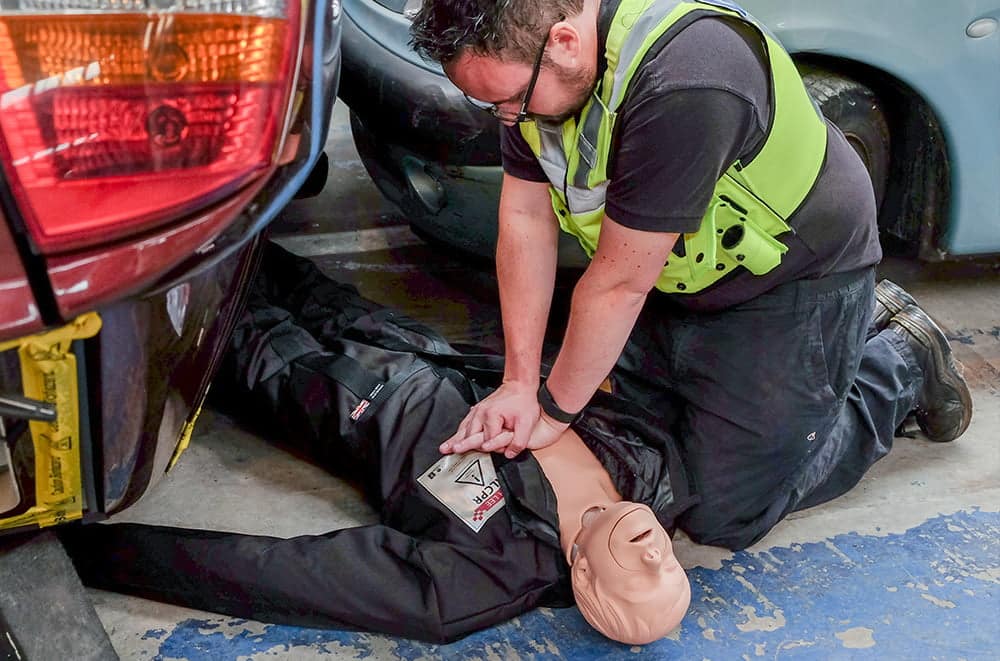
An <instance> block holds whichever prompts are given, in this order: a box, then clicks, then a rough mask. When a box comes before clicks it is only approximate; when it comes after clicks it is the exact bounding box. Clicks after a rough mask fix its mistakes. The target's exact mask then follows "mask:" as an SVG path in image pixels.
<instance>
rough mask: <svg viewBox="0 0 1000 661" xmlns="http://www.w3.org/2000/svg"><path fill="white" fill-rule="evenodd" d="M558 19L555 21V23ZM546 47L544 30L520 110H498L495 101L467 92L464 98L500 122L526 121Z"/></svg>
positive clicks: (561, 19)
mask: <svg viewBox="0 0 1000 661" xmlns="http://www.w3.org/2000/svg"><path fill="white" fill-rule="evenodd" d="M563 20H565V19H563V18H560V19H559V21H563ZM559 21H556V23H558V22H559ZM553 25H555V23H553ZM551 30H552V28H551V27H550V28H549V31H551ZM548 47H549V33H548V32H546V33H545V41H543V42H542V47H541V48H540V49H539V50H538V55H537V56H536V57H535V66H534V67H533V68H532V69H531V80H529V81H528V88H527V89H526V90H524V98H523V99H522V100H521V110H520V111H518V113H517V114H516V115H511V114H510V113H507V112H505V111H503V110H500V106H498V105H497V104H495V103H490V104H487V103H485V102H484V101H479V100H477V99H474V98H472V97H471V96H469V95H468V94H465V100H466V101H468V102H469V103H471V104H472V105H474V106H475V107H477V108H479V109H480V110H485V111H486V112H488V113H489V114H491V115H493V116H494V117H496V118H497V119H499V120H500V121H502V122H512V123H514V124H521V123H522V122H526V121H528V120H529V119H530V118H531V114H530V113H529V112H528V104H529V103H531V95H532V94H533V93H534V91H535V84H536V83H537V82H538V75H539V74H540V73H541V72H542V59H543V58H544V57H545V51H546V49H547V48H548ZM463 94H464V92H463Z"/></svg>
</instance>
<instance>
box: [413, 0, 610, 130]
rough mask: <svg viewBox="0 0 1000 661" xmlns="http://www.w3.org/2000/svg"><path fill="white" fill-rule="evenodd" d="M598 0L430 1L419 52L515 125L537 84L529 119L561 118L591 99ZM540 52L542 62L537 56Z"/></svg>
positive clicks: (422, 18) (416, 37)
mask: <svg viewBox="0 0 1000 661" xmlns="http://www.w3.org/2000/svg"><path fill="white" fill-rule="evenodd" d="M598 4H599V2H598V0H425V1H424V3H423V6H422V8H421V10H420V11H419V12H418V13H417V15H416V16H415V17H414V19H413V24H412V27H411V28H410V33H411V35H412V44H413V47H414V49H415V50H416V51H417V52H418V53H420V54H421V55H422V56H423V57H425V58H426V59H429V60H433V61H435V62H438V63H440V64H441V66H442V68H443V69H444V72H445V74H446V75H447V76H448V78H449V79H451V81H452V82H453V83H455V85H456V86H457V87H458V88H459V89H461V90H462V91H463V92H464V93H465V94H466V96H468V97H470V100H474V102H475V103H476V105H483V104H485V105H491V104H494V105H495V106H496V110H497V113H496V114H497V117H498V118H499V119H500V120H501V121H503V122H504V123H506V124H508V125H509V124H513V123H514V120H513V119H512V118H513V117H515V116H516V115H517V114H518V112H519V111H520V110H521V108H522V105H523V104H524V101H525V97H526V96H528V91H529V87H531V81H532V78H533V77H534V76H533V74H534V73H535V64H536V63H537V62H540V66H539V67H538V70H537V80H536V81H535V85H534V87H532V88H531V94H530V99H529V103H528V104H527V112H528V114H529V118H536V119H539V120H542V121H551V122H561V121H565V120H566V119H568V118H569V117H571V116H573V115H574V114H576V113H577V112H578V111H579V110H580V109H581V108H583V106H584V105H585V104H586V102H587V100H588V99H589V98H590V95H591V92H592V91H593V89H594V85H595V83H596V79H597V43H598V37H597V7H598ZM539 57H541V59H540V60H539Z"/></svg>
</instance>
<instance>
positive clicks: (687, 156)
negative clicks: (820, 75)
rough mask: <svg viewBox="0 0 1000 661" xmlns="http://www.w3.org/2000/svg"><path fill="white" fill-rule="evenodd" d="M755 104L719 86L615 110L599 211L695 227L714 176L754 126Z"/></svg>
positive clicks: (632, 222) (634, 220)
mask: <svg viewBox="0 0 1000 661" xmlns="http://www.w3.org/2000/svg"><path fill="white" fill-rule="evenodd" d="M756 118H757V114H756V112H755V109H754V106H753V105H752V103H750V102H749V101H748V100H746V99H744V98H743V97H741V96H739V95H737V94H734V93H732V92H730V91H727V90H723V89H718V88H687V89H678V90H673V91H667V92H657V93H654V94H651V95H649V96H646V98H645V99H643V100H642V101H641V102H639V103H638V104H637V105H635V106H634V107H632V108H630V109H629V111H628V113H627V114H623V115H622V116H621V117H619V121H620V125H619V127H618V135H617V136H616V137H617V140H616V142H617V148H616V150H615V151H614V152H613V153H614V156H613V158H612V162H611V163H610V165H609V172H608V175H609V179H610V180H611V183H610V185H609V187H608V194H607V203H606V207H605V211H606V213H607V215H608V216H609V217H610V218H613V219H614V220H615V221H616V222H618V223H620V224H622V225H625V226H626V227H631V228H633V229H638V230H646V231H653V232H676V233H684V232H694V231H697V229H698V226H699V225H700V222H701V219H702V217H703V216H704V215H705V211H706V209H707V208H708V204H709V202H710V201H711V198H712V193H713V191H714V190H715V185H716V182H718V180H719V178H720V177H721V176H722V174H723V173H724V172H725V171H726V170H727V169H729V167H730V166H731V165H732V164H733V163H734V162H735V161H736V160H737V159H738V158H739V156H740V154H742V153H745V150H746V146H747V143H748V141H750V140H752V139H753V137H754V136H755V135H757V134H759V126H758V123H757V119H756Z"/></svg>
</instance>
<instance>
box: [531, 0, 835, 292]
mask: <svg viewBox="0 0 1000 661" xmlns="http://www.w3.org/2000/svg"><path fill="white" fill-rule="evenodd" d="M712 16H714V17H718V16H726V17H729V18H731V19H734V20H739V21H742V22H744V23H746V24H748V25H750V26H752V27H753V28H754V29H755V30H756V31H757V32H758V33H759V34H760V37H761V43H762V44H764V45H765V48H766V55H767V63H768V65H769V68H770V83H771V95H770V98H771V99H772V118H771V126H770V127H769V129H768V134H767V139H766V140H765V141H764V143H763V145H762V146H761V147H760V148H759V149H758V150H757V153H756V154H753V155H752V156H751V157H750V158H747V159H746V160H745V161H737V162H736V163H734V164H733V165H732V166H731V167H730V168H729V169H728V170H726V172H725V173H724V174H723V175H722V177H721V178H720V179H719V181H718V183H717V184H716V186H715V192H714V194H713V196H712V200H711V202H710V204H709V206H708V210H707V212H706V213H705V215H704V217H703V218H702V220H701V225H700V226H699V228H698V231H696V232H693V233H686V234H684V235H683V244H682V247H683V250H679V249H678V248H675V250H674V252H673V253H671V254H670V255H669V258H668V259H667V261H666V264H665V266H664V267H663V272H662V273H661V274H660V277H659V279H658V280H657V282H656V287H657V288H658V289H660V290H662V291H664V292H667V293H686V294H691V293H695V292H698V291H701V290H703V289H705V288H706V287H708V286H710V285H712V284H713V283H715V282H716V281H718V280H719V279H720V278H722V277H723V276H725V275H726V274H728V273H730V272H732V271H733V270H734V269H737V268H740V267H743V268H746V269H748V270H749V271H750V272H751V273H754V274H756V275H762V274H764V273H767V272H768V271H771V270H772V269H773V268H775V267H776V266H777V265H778V264H779V263H780V262H781V258H782V255H784V253H785V252H787V251H788V247H787V246H786V245H785V244H784V243H782V242H781V241H780V240H779V239H778V238H776V237H780V236H781V235H782V234H784V233H786V232H789V231H790V228H789V226H788V223H787V220H788V218H789V216H791V215H792V214H793V213H794V212H795V210H796V209H798V208H799V206H800V205H801V204H802V202H803V201H804V200H805V199H806V197H807V196H808V195H809V192H810V191H811V190H812V188H813V185H814V183H815V182H816V179H817V177H819V174H820V170H821V169H822V166H823V160H824V158H825V155H826V140H827V127H826V122H825V120H824V119H823V117H822V115H821V114H820V112H819V110H818V109H817V107H816V105H815V104H814V103H813V101H812V99H811V98H810V97H809V94H808V93H807V92H806V89H805V87H804V85H803V83H802V78H801V77H800V76H799V73H798V70H797V69H796V68H795V64H794V63H793V62H792V59H791V57H790V56H789V55H788V53H787V52H786V51H785V50H784V49H783V48H782V47H781V45H780V44H779V43H778V42H777V41H776V40H775V39H774V38H773V37H772V36H771V35H770V33H769V32H768V31H767V29H766V28H764V27H763V26H761V25H760V24H759V23H757V22H756V20H755V19H754V18H753V17H751V16H750V15H748V14H747V13H746V12H745V11H743V10H742V9H740V8H739V7H736V6H735V5H731V4H729V3H727V2H725V0H714V1H713V2H711V3H709V2H679V1H678V0H622V2H621V4H620V5H619V7H618V10H617V11H616V12H615V16H614V18H613V20H612V23H611V28H610V31H609V33H608V39H607V47H606V52H605V58H606V60H607V69H606V71H605V73H604V76H603V78H602V80H601V84H600V85H599V86H598V88H597V90H596V91H595V92H594V94H593V95H592V96H591V99H590V100H589V101H588V103H587V104H586V105H585V106H584V108H583V110H582V111H581V112H580V114H579V116H578V117H577V118H572V119H570V120H568V121H566V122H565V123H563V124H561V125H557V124H545V123H538V122H524V123H522V124H521V125H520V126H521V133H522V135H523V136H524V138H525V140H526V141H527V143H528V145H529V146H530V147H531V149H532V151H533V152H534V153H535V156H536V157H537V158H538V161H539V163H540V164H541V166H542V169H543V170H544V171H545V174H546V176H547V178H548V179H549V182H550V183H551V191H550V192H551V195H552V206H553V209H554V210H555V212H556V216H557V218H558V220H559V224H560V226H561V227H562V229H563V230H565V231H566V232H569V233H570V234H572V235H574V236H576V237H577V238H578V239H579V241H580V244H581V245H582V246H583V249H584V250H585V251H586V252H587V254H588V255H590V256H593V254H594V251H595V250H596V249H597V240H598V237H599V236H600V231H601V221H602V220H603V219H604V203H605V197H606V194H607V189H608V183H609V182H608V176H607V166H608V158H609V156H610V150H611V138H612V133H613V131H614V126H615V119H616V117H617V112H618V110H619V108H620V107H621V104H622V102H623V101H624V99H625V98H626V94H627V92H628V89H629V83H630V82H631V80H632V77H633V76H634V75H635V73H636V71H637V70H638V69H639V66H640V64H641V63H642V61H643V59H644V58H645V56H646V54H647V53H648V52H649V51H650V49H651V48H653V47H654V45H657V46H659V45H662V44H663V43H665V42H666V41H669V40H670V39H672V38H673V37H674V36H676V35H677V33H679V32H680V31H681V30H682V29H684V28H685V27H687V26H688V25H690V24H691V23H692V22H694V21H696V20H698V19H700V18H705V17H712ZM708 56H710V53H706V57H708ZM664 147H665V148H667V147H669V145H664ZM664 211H665V212H669V211H670V210H669V209H665V210H664ZM678 243H679V244H680V243H681V242H680V241H678ZM678 253H681V254H678Z"/></svg>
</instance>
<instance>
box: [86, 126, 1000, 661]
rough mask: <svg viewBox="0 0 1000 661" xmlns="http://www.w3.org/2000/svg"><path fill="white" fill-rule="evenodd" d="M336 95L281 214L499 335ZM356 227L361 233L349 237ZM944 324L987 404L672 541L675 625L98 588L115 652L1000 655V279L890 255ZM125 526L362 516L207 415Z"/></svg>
mask: <svg viewBox="0 0 1000 661" xmlns="http://www.w3.org/2000/svg"><path fill="white" fill-rule="evenodd" d="M345 117H346V113H345V109H344V108H343V107H338V109H337V112H336V114H335V121H334V125H333V128H332V131H331V135H330V141H329V144H328V153H329V154H330V156H331V174H330V177H331V180H330V184H329V185H328V189H327V190H326V191H325V192H324V193H323V195H321V196H320V197H319V198H316V199H313V200H306V201H300V202H296V203H294V204H293V205H292V206H291V207H290V208H289V209H288V210H287V211H286V212H285V214H284V218H283V219H282V221H281V222H280V223H279V224H278V225H277V227H276V234H277V236H278V239H279V240H280V241H281V242H282V243H283V244H284V245H286V247H289V248H290V249H292V250H293V251H295V252H299V253H301V254H308V255H310V256H314V257H315V258H316V260H317V262H318V263H319V264H320V265H321V267H322V268H323V269H324V270H325V271H327V272H328V273H329V274H330V275H332V276H333V277H335V278H337V279H340V280H343V281H349V282H352V283H354V284H356V285H357V286H358V287H359V288H360V289H361V291H362V293H363V294H365V295H367V296H369V297H371V298H374V299H376V300H379V301H381V302H384V303H387V304H390V305H393V306H394V307H397V308H401V309H403V310H404V311H406V312H407V313H408V314H410V315H411V316H413V317H416V318H418V319H421V320H424V321H426V322H428V323H431V324H432V325H434V326H436V327H437V328H438V329H439V330H441V331H442V332H444V333H445V334H446V335H447V336H448V337H449V338H450V339H452V340H474V341H478V342H481V343H482V342H485V343H487V344H493V345H494V346H497V328H498V318H497V305H496V293H495V283H494V280H493V278H492V274H491V273H490V271H489V269H488V267H482V268H476V267H470V266H469V264H468V263H466V262H462V261H458V260H456V259H454V258H452V257H450V256H448V255H444V254H441V253H442V252H445V251H441V250H435V249H432V248H430V247H428V246H426V245H424V244H423V243H422V242H421V241H420V240H419V239H417V238H416V237H414V236H413V235H412V234H411V233H410V232H409V230H408V229H407V227H406V225H405V221H404V220H403V219H402V218H400V217H399V216H398V215H397V214H396V213H395V212H394V211H393V209H392V208H391V207H390V206H389V205H388V203H386V202H385V201H384V200H383V199H382V198H381V197H380V196H379V194H378V192H377V191H376V190H375V189H374V186H373V185H372V184H371V182H370V181H369V179H368V176H367V174H366V173H365V171H364V168H363V167H362V166H361V163H360V161H358V159H357V154H356V152H354V150H353V145H352V142H351V138H350V133H349V129H348V128H347V126H346V122H345ZM355 230H357V231H355ZM882 270H883V274H884V275H888V276H891V277H892V278H893V279H895V280H896V281H897V282H900V283H901V284H903V285H904V286H905V287H906V288H907V289H908V290H910V291H911V292H912V293H913V294H914V295H915V296H916V297H917V298H918V299H919V300H920V301H921V303H922V304H923V305H924V306H925V307H926V308H927V309H928V310H929V311H930V312H931V313H932V314H933V315H934V316H935V317H936V318H937V319H938V320H939V321H940V322H942V323H943V324H945V325H947V326H948V327H949V328H950V329H951V337H952V339H953V345H954V347H955V350H956V353H957V354H958V355H959V357H960V358H961V359H962V361H963V362H964V364H965V366H966V374H967V376H968V379H969V383H970V385H971V386H972V388H973V397H974V401H975V406H976V413H975V416H974V418H973V421H972V426H971V427H970V428H969V431H968V432H967V433H966V434H965V436H964V437H963V438H962V439H961V440H960V441H959V442H957V443H954V444H946V445H935V444H932V443H928V442H925V441H921V440H912V439H898V440H897V443H896V447H895V448H894V450H893V451H892V453H891V454H890V455H889V456H888V457H887V458H886V459H884V460H883V461H882V462H880V463H879V464H878V465H876V466H875V467H874V469H873V470H872V471H870V473H869V474H868V475H867V476H866V477H865V478H864V480H863V481H862V482H861V484H860V485H859V486H858V487H857V488H855V489H854V490H853V491H852V492H851V493H849V494H847V495H846V496H844V497H842V498H840V499H838V500H836V501H834V502H831V503H828V504H826V505H823V506H820V507H816V508H813V509H810V510H806V511H803V512H799V513H796V514H794V515H793V516H791V517H789V518H788V519H787V520H786V521H784V522H782V523H781V524H780V525H779V526H778V527H777V528H776V529H775V530H774V531H773V532H772V533H771V534H770V535H769V536H768V537H767V538H765V539H764V541H763V542H761V543H760V544H758V545H757V546H755V547H753V548H751V549H749V550H747V551H745V552H740V553H731V552H728V551H723V550H720V549H716V548H711V547H703V546H698V545H695V544H693V543H691V542H690V541H688V540H686V539H679V540H676V541H675V546H676V547H677V554H678V556H679V557H680V558H681V561H682V564H683V565H684V566H685V567H686V568H688V570H689V574H690V576H691V580H692V587H693V598H692V604H691V609H690V612H689V613H688V615H687V617H686V619H685V620H684V623H683V625H682V627H681V629H680V630H679V631H678V632H676V633H675V634H674V635H672V636H671V637H669V638H666V639H664V640H662V641H659V642H658V643H656V644H654V645H650V646H648V647H646V648H642V649H640V648H629V647H626V646H622V645H618V644H614V643H611V642H609V641H607V640H604V639H602V638H601V637H600V636H598V635H597V634H595V633H594V632H592V631H591V630H589V628H588V627H587V626H586V624H585V623H583V621H582V619H581V618H580V616H579V614H578V613H577V612H576V610H575V609H566V610H549V609H541V610H539V611H537V612H534V613H531V614H529V615H527V616H525V617H522V618H519V619H517V620H515V621H513V622H511V623H509V624H506V625H503V626H500V627H496V628H494V629H491V630H488V631H485V632H481V633H479V634H476V635H474V636H471V637H469V638H467V639H465V640H463V641H460V642H458V643H455V644H453V645H449V646H434V645H424V644H418V643H412V642H409V641H405V640H400V639H394V638H388V637H382V636H375V635H368V634H356V633H350V632H331V631H319V630H312V629H299V628H294V627H281V626H271V625H266V624H261V623H257V622H250V621H246V620H235V619H232V618H227V617H220V616H216V615H212V614H208V613H202V612H197V611H190V610H186V609H181V608H176V607H172V606H164V605H161V604H157V603H153V602H149V601H145V600H141V599H136V598H130V597H123V596H120V595H115V594H110V593H105V592H99V591H90V595H91V597H92V599H93V601H94V602H95V604H96V607H97V610H98V613H99V614H100V617H101V619H102V620H103V622H104V624H105V626H106V628H107V630H108V632H109V633H110V635H111V639H112V642H113V644H114V645H115V647H116V649H117V650H118V652H119V653H120V654H121V656H122V658H124V659H163V660H167V659H191V660H195V659H206V660H211V661H224V660H228V659H233V660H235V659H296V660H298V659H311V658H314V657H332V658H343V659H361V658H375V659H383V658H385V659H391V658H405V659H438V658H442V659H444V658H478V659H535V658H561V657H566V658H574V659H575V658H602V659H605V658H607V659H618V658H622V659H624V658H636V657H638V658H678V659H681V658H683V659H697V658H703V659H723V660H725V659H740V658H742V659H755V658H772V659H776V658H779V657H781V658H793V659H968V660H972V659H995V658H997V655H998V652H997V651H996V650H997V648H998V647H1000V550H998V549H1000V544H998V540H1000V441H998V432H1000V273H998V271H997V270H995V269H990V268H984V267H983V266H982V265H972V266H969V265H965V266H959V267H955V266H946V267H933V268H932V267H927V266H920V265H917V264H914V263H910V262H887V263H886V264H885V265H884V267H883V269H882ZM117 520H122V521H124V520H131V521H145V522H151V523H160V524H173V525H186V526H193V527H205V528H216V529H225V530H234V531H242V532H253V533H264V534H272V535H282V536H285V535H289V536H290V535H294V534H302V533H319V532H323V531H327V530H330V529H334V528H339V527H345V526H351V525H357V524H362V523H368V522H372V521H374V520H375V516H374V513H373V512H372V511H371V510H370V509H369V508H368V507H367V506H366V505H365V504H364V503H363V502H361V500H360V498H359V496H358V494H357V493H356V492H355V491H354V490H353V488H352V487H350V486H348V485H346V484H345V483H343V482H342V481H340V480H338V479H336V478H334V477H331V476H330V475H328V474H326V473H325V472H323V471H322V470H320V469H318V468H316V467H314V466H311V465H308V464H305V463H303V462H301V461H298V460H295V459H293V458H292V457H290V456H289V455H287V454H285V453H283V452H282V451H280V450H277V449H274V448H272V447H270V446H268V445H267V444H266V443H265V442H264V441H262V440H261V439H259V438H257V437H256V436H254V435H253V434H252V433H250V432H248V431H246V430H243V429H241V428H239V427H238V426H236V425H235V424H234V423H233V422H232V421H231V420H229V419H228V418H226V417H225V416H223V415H222V414H220V413H218V412H214V411H212V410H207V411H206V412H205V413H204V415H203V417H202V418H201V421H200V422H199V425H198V428H197V431H196V433H195V438H194V442H193V443H192V447H191V449H190V450H188V452H187V454H186V455H185V456H184V457H183V459H182V460H181V462H180V463H179V465H178V466H177V468H176V469H175V470H174V471H173V472H172V473H171V474H169V475H168V476H167V478H166V479H165V480H164V481H163V482H162V483H161V484H160V485H159V486H158V487H157V488H156V489H155V490H154V491H153V492H152V493H150V494H149V495H148V496H147V497H146V498H145V499H144V500H143V501H142V502H141V503H140V504H139V505H138V506H136V507H134V508H133V509H131V510H130V511H128V512H125V513H124V514H123V515H120V516H119V517H117Z"/></svg>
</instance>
